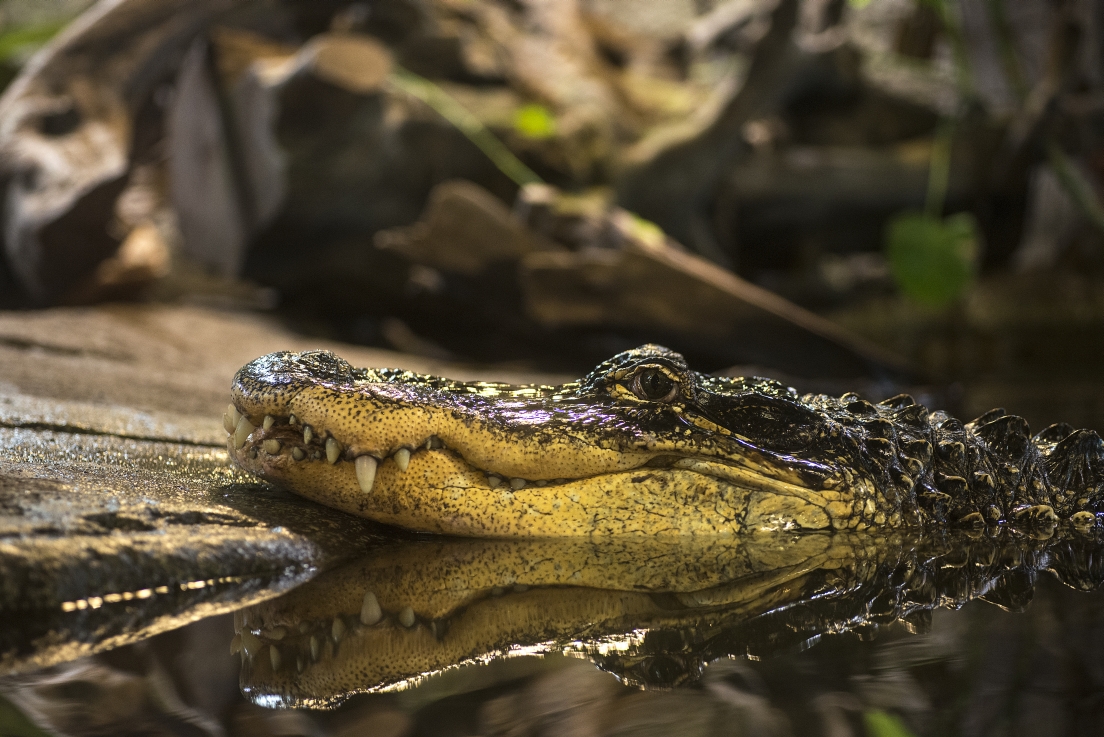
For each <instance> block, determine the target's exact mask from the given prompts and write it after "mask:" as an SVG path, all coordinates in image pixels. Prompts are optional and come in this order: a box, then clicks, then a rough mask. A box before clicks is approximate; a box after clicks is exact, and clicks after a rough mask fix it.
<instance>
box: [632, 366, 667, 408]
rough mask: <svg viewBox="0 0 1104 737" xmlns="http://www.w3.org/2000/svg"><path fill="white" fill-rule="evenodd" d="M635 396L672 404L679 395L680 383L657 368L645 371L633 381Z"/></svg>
mask: <svg viewBox="0 0 1104 737" xmlns="http://www.w3.org/2000/svg"><path fill="white" fill-rule="evenodd" d="M632 390H633V394H635V395H636V396H638V397H640V398H641V399H648V400H651V401H653V402H670V401H671V400H672V399H674V398H675V395H676V394H678V383H677V382H675V381H672V380H671V377H669V376H668V375H667V374H665V373H663V372H662V371H660V370H659V369H657V368H649V369H644V370H643V371H641V372H640V373H639V374H637V375H636V377H635V378H634V379H633V384H632Z"/></svg>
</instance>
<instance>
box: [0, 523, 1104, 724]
mask: <svg viewBox="0 0 1104 737" xmlns="http://www.w3.org/2000/svg"><path fill="white" fill-rule="evenodd" d="M1102 553H1104V535H1102V534H1101V533H1100V532H1088V533H1087V532H1077V531H1075V530H1073V529H1059V530H1058V531H1057V532H1056V533H1055V534H1049V535H1048V534H1034V535H1033V534H1030V533H1028V532H1024V531H1017V530H1013V529H1008V528H994V529H991V530H989V531H982V532H970V533H967V532H962V531H955V532H941V533H931V532H925V533H889V534H885V533H882V534H877V535H871V534H854V533H853V534H839V533H837V534H802V535H769V536H752V537H746V538H738V539H732V538H729V539H717V538H712V539H710V538H684V539H678V540H662V539H619V540H618V539H612V540H611V539H607V540H601V541H598V540H578V539H562V540H526V541H515V540H455V539H440V538H438V539H433V540H424V539H423V540H410V539H407V540H395V541H394V542H393V543H392V544H390V545H385V546H383V547H381V548H379V549H377V550H375V551H374V552H372V553H371V554H370V555H368V556H366V557H363V558H361V559H358V560H354V561H351V562H348V563H346V564H344V565H343V566H341V567H339V568H336V569H333V570H330V571H327V572H325V573H322V574H321V575H319V576H318V577H317V578H315V579H313V580H311V581H308V582H307V583H305V584H302V585H300V586H298V587H297V588H294V589H293V590H291V591H289V592H287V593H285V594H282V595H280V596H278V597H275V598H269V599H267V600H265V601H262V602H260V603H256V604H253V605H251V606H247V607H245V608H243V609H241V610H239V611H238V612H236V613H235V614H234V615H233V628H232V629H231V627H230V623H229V622H228V621H226V620H220V619H216V620H206V621H204V622H198V623H197V624H195V625H192V626H191V628H185V629H184V630H181V631H180V632H181V633H184V634H181V635H177V634H176V633H170V635H175V636H176V637H177V638H178V640H179V638H181V637H183V638H185V639H186V638H187V636H188V635H187V633H188V632H189V629H196V628H205V629H204V630H203V632H204V634H203V637H202V638H201V639H202V640H203V642H204V644H203V645H202V646H200V647H201V650H202V648H206V649H205V650H202V652H205V653H209V654H210V655H209V658H208V661H205V662H210V663H212V664H211V665H208V666H203V667H199V668H198V669H194V668H193V670H195V673H193V676H194V677H199V678H202V677H203V674H204V673H205V672H206V671H205V668H207V669H209V670H210V671H211V673H214V672H216V671H219V670H220V669H221V671H223V672H225V671H227V670H228V669H227V667H226V663H225V658H226V655H225V654H226V652H227V648H228V647H229V649H230V652H232V653H234V654H235V661H236V660H237V659H238V657H240V665H241V668H240V689H241V693H242V695H243V696H244V697H245V699H246V700H247V702H252V704H253V705H255V706H251V705H250V704H249V703H246V702H241V701H240V700H239V701H238V702H237V705H236V706H231V707H227V706H225V705H224V707H223V714H222V716H223V717H224V716H225V713H226V709H227V708H229V709H230V713H232V714H235V715H236V716H235V717H234V718H228V719H229V722H228V727H225V728H224V727H220V726H217V725H216V722H215V721H211V720H214V719H215V718H216V716H219V715H211V716H210V718H209V721H208V722H205V723H206V724H208V726H209V727H210V729H205V728H200V727H196V729H199V732H197V733H209V734H225V733H229V734H343V733H354V732H348V729H351V728H352V727H351V725H354V724H361V727H363V728H365V729H367V728H368V727H367V726H366V725H369V724H375V725H376V726H375V727H373V729H379V730H382V731H380V732H379V733H380V734H395V735H400V734H433V735H437V734H440V735H445V734H518V735H523V734H580V735H583V734H586V735H600V734H615V733H629V732H632V733H635V730H636V729H637V728H640V729H645V728H646V731H647V732H648V733H652V734H702V735H706V734H748V735H752V734H754V735H791V734H792V735H830V736H832V737H835V736H836V735H851V734H854V735H863V734H866V735H877V736H879V737H881V736H885V737H889V736H890V735H910V734H914V735H920V734H978V735H981V734H1019V733H1024V734H1027V733H1030V734H1095V733H1096V732H1095V731H1094V730H1096V729H1097V728H1098V725H1099V724H1100V723H1102V722H1101V721H1100V720H1101V718H1102V717H1104V700H1102V698H1101V696H1102V695H1104V665H1102V663H1104V595H1102V594H1101V592H1100V591H1099V590H1098V589H1099V588H1100V586H1101V584H1102V583H1104V562H1102V559H1101V555H1102ZM1033 600H1034V601H1033ZM975 602H976V603H975ZM981 602H985V603H981ZM212 621H214V622H221V624H218V625H217V626H212V625H211V624H210V623H211V622H212ZM100 626H102V623H101V625H100ZM196 631H198V630H196ZM161 637H162V638H164V637H166V636H165V635H162V636H161ZM150 642H151V643H152V645H149V646H148V647H147V649H146V650H144V651H142V652H145V653H146V654H145V655H143V656H142V657H145V658H147V659H148V657H150V655H149V653H151V652H156V650H157V648H158V638H154V639H153V640H152V641H150ZM131 647H132V648H133V647H139V648H140V646H131ZM174 647H175V649H176V650H179V649H180V648H181V647H182V645H181V642H179V641H178V642H176V644H175V645H174ZM126 650H127V648H122V649H120V650H116V651H114V652H112V653H107V655H106V656H98V660H96V659H94V661H88V660H84V661H78V662H77V664H71V665H70V666H69V667H68V670H67V669H66V667H62V666H59V667H56V668H54V669H52V670H49V671H43V672H42V674H40V675H36V674H26V675H24V676H21V677H20V678H19V679H18V681H16V680H12V679H9V680H8V682H7V683H6V684H0V690H2V692H3V693H5V694H7V695H8V697H9V698H10V700H11V702H12V703H14V704H16V705H18V706H20V707H21V708H24V709H26V710H29V711H30V712H31V713H33V714H36V715H38V719H39V721H41V720H43V719H46V720H47V721H48V720H49V717H48V715H49V714H51V713H52V712H51V706H50V705H51V704H53V706H54V707H57V702H58V700H63V699H64V698H69V697H68V696H58V695H56V693H61V692H56V693H55V691H56V687H57V684H58V682H59V680H60V682H64V681H65V680H66V678H67V676H66V673H69V674H74V673H75V674H77V675H73V676H72V677H73V678H75V679H77V680H80V679H85V680H88V679H89V678H90V676H89V671H88V668H89V667H92V666H89V665H87V664H88V663H89V662H95V663H97V665H96V666H95V667H98V668H104V667H108V666H109V665H110V664H112V663H114V664H116V665H117V664H118V663H120V662H123V660H125V657H123V655H124V654H125V651H126ZM215 654H217V656H216V655H215ZM538 655H539V656H544V657H543V658H541V657H521V656H538ZM564 656H569V657H564ZM205 657H206V656H205ZM216 660H217V661H218V663H219V664H220V665H217V666H216V665H214V664H213V663H214V662H215V661H216ZM588 662H589V663H590V664H591V665H588ZM81 663H83V664H84V665H81ZM594 666H597V669H595V668H594ZM127 668H129V670H130V671H131V672H134V671H135V667H134V666H133V665H130V666H127ZM138 670H141V669H138ZM602 671H604V672H605V673H603V672H602ZM611 674H612V675H611ZM210 677H211V678H213V677H214V676H213V675H212V676H210ZM101 680H103V679H101ZM46 681H49V683H50V684H52V686H51V688H54V689H55V691H47V692H43V690H42V689H43V686H42V684H43V683H45V682H46ZM43 693H47V694H48V695H47V696H43ZM97 693H98V694H99V696H98V697H100V696H103V694H102V693H100V692H97ZM49 694H55V695H54V696H50V695H49ZM0 705H2V704H0ZM259 707H293V708H295V709H319V708H321V709H328V710H333V711H323V712H319V711H285V710H273V709H261V708H259ZM338 707H340V708H338ZM44 715H45V716H44ZM243 715H244V716H243ZM292 715H295V717H294V719H292ZM358 715H359V716H358ZM381 715H382V716H381ZM2 718H3V716H2V714H0V721H2ZM279 719H283V721H282V722H279ZM289 719H292V721H295V719H299V721H298V722H295V723H296V724H299V725H300V726H299V727H295V728H294V729H293V728H292V727H291V726H289V725H290V724H291V722H289V721H288V720H289ZM380 719H383V720H384V722H386V723H387V724H390V725H391V727H393V729H391V727H389V728H388V729H391V731H388V730H387V729H383V727H381V726H380V724H383V723H384V722H380V721H379V720H380ZM387 719H390V720H391V721H390V722H388V721H387ZM243 720H244V721H243ZM274 720H275V721H274ZM365 720H366V721H365ZM373 720H375V721H373ZM550 720H551V721H550ZM201 721H202V720H201ZM277 722H279V724H277ZM191 723H193V726H195V724H199V723H198V722H195V719H192V720H191ZM246 723H248V724H250V725H252V726H250V727H249V728H248V729H246V728H245V727H242V725H243V724H246ZM280 724H282V725H283V726H280ZM303 725H313V726H310V728H309V729H308V728H307V727H306V726H303ZM634 725H635V726H634ZM201 726H202V725H201ZM1044 727H1045V728H1044ZM223 729H225V731H222V732H220V731H219V730H223ZM358 729H359V728H358ZM212 730H214V731H212ZM1025 730H1027V731H1025ZM155 731H156V730H155ZM170 731H171V730H170ZM73 733H90V732H87V731H84V732H82V731H81V730H80V729H77V730H75V731H74V732H73ZM365 733H367V732H365Z"/></svg>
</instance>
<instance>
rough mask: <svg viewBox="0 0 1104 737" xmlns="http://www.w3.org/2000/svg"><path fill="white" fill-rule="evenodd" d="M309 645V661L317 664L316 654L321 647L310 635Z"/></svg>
mask: <svg viewBox="0 0 1104 737" xmlns="http://www.w3.org/2000/svg"><path fill="white" fill-rule="evenodd" d="M309 645H310V656H311V660H313V661H314V662H316V663H317V662H318V654H319V653H320V652H321V651H322V646H321V645H320V644H319V642H318V638H317V637H315V636H314V635H311V637H310V643H309Z"/></svg>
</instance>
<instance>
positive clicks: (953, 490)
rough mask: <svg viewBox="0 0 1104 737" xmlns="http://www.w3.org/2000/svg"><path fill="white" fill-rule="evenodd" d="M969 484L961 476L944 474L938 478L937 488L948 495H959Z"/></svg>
mask: <svg viewBox="0 0 1104 737" xmlns="http://www.w3.org/2000/svg"><path fill="white" fill-rule="evenodd" d="M967 488H969V484H968V483H967V482H966V479H964V478H962V477H961V476H944V477H943V478H941V479H940V480H939V490H940V491H942V492H943V493H945V494H949V495H950V496H959V495H961V494H964V493H965V492H966V489H967Z"/></svg>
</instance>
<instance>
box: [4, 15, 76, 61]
mask: <svg viewBox="0 0 1104 737" xmlns="http://www.w3.org/2000/svg"><path fill="white" fill-rule="evenodd" d="M67 22H68V21H67V20H65V21H55V22H53V23H43V24H41V25H34V26H20V27H18V28H12V29H10V30H6V31H4V32H3V33H0V60H3V61H8V60H10V59H13V58H15V57H17V56H19V55H21V54H25V53H27V52H30V51H35V50H37V49H38V48H39V47H40V46H42V45H43V44H45V43H46V42H47V41H49V40H50V39H51V38H53V37H54V36H55V35H57V32H58V31H60V30H61V29H62V28H64V27H65V24H66V23H67Z"/></svg>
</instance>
